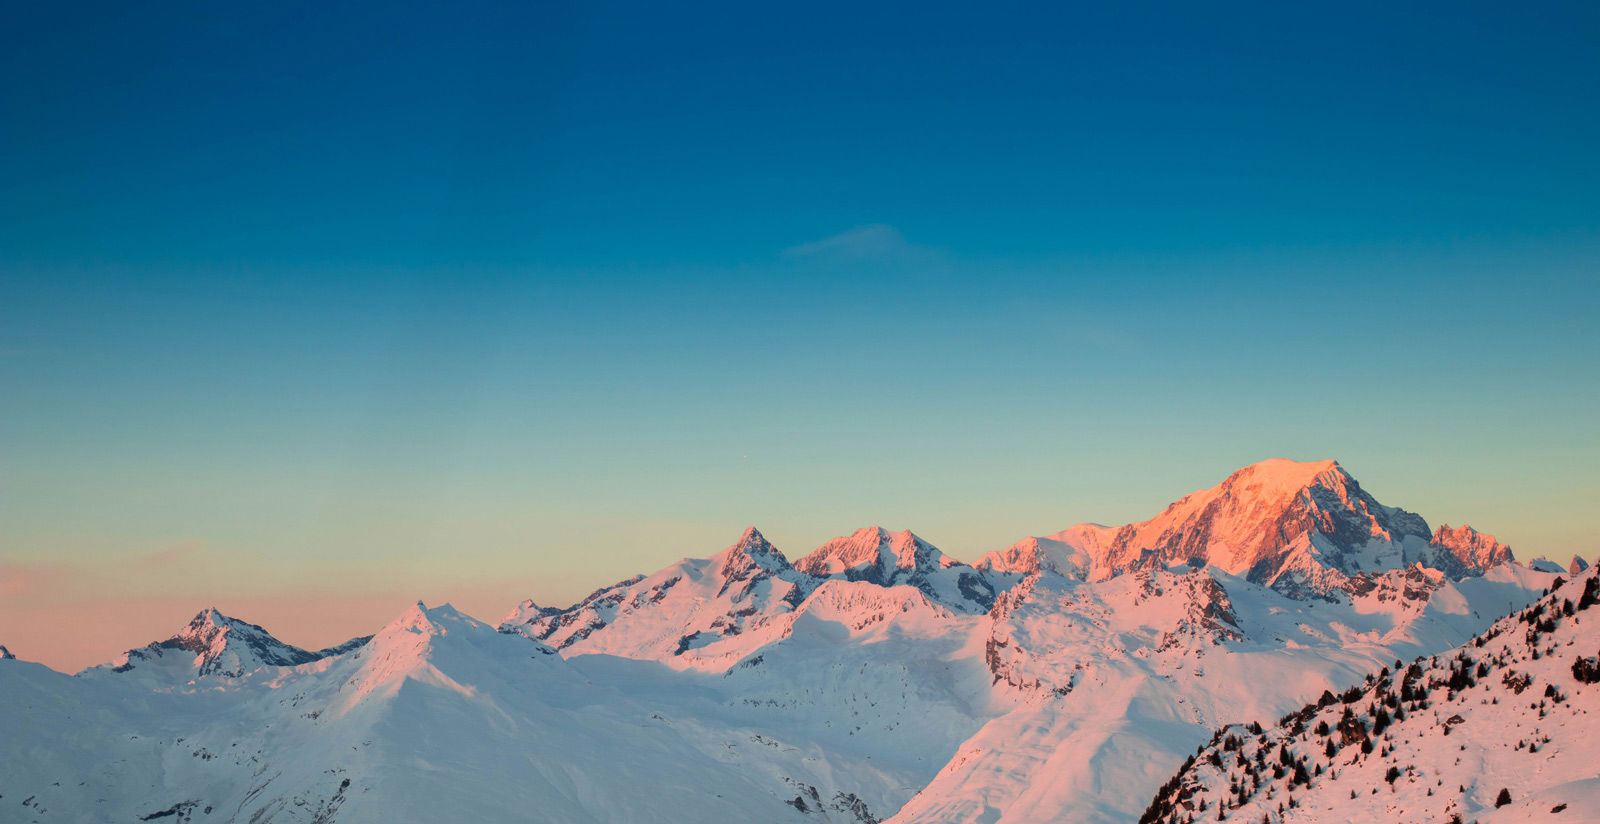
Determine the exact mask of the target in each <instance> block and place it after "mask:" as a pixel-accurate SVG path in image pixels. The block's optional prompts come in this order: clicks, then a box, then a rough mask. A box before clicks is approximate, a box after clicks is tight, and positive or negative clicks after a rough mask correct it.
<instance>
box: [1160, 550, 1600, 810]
mask: <svg viewBox="0 0 1600 824" xmlns="http://www.w3.org/2000/svg"><path fill="white" fill-rule="evenodd" d="M1596 604H1600V579H1597V577H1596V573H1595V571H1589V572H1586V573H1584V574H1583V575H1582V576H1581V577H1579V578H1577V579H1574V580H1572V581H1568V582H1566V583H1565V584H1564V585H1562V586H1559V587H1557V588H1556V589H1555V590H1554V591H1553V592H1552V593H1551V594H1550V595H1548V596H1546V597H1544V598H1542V599H1540V600H1539V601H1538V602H1537V603H1535V604H1534V605H1533V606H1531V607H1529V608H1528V609H1525V610H1522V611H1520V612H1517V613H1515V614H1512V615H1510V616H1508V617H1505V618H1502V619H1500V620H1499V621H1497V622H1496V623H1495V624H1494V626H1493V627H1491V628H1490V629H1489V630H1488V631H1486V632H1484V633H1483V634H1481V635H1479V636H1477V637H1476V638H1474V639H1473V640H1472V641H1471V642H1469V643H1465V644H1462V645H1461V646H1460V647H1458V648H1456V649H1454V650H1452V651H1449V652H1446V653H1443V654H1437V655H1431V656H1425V657H1424V656H1418V657H1415V658H1412V659H1409V661H1401V660H1396V661H1394V662H1392V664H1390V665H1389V666H1387V667H1384V668H1381V669H1378V670H1376V671H1375V673H1374V674H1371V675H1369V676H1368V677H1367V678H1366V680H1365V681H1364V682H1363V683H1362V684H1361V685H1358V686H1356V687H1353V688H1351V689H1350V690H1348V691H1347V692H1344V693H1343V694H1341V695H1339V696H1335V695H1333V694H1332V693H1329V694H1327V695H1324V696H1322V698H1321V699H1320V700H1319V701H1317V702H1315V703H1311V704H1308V705H1306V706H1305V707H1303V708H1300V709H1299V710H1297V711H1295V712H1292V713H1290V714H1288V715H1286V716H1284V718H1282V719H1281V720H1280V721H1279V722H1278V723H1277V724H1276V725H1274V726H1271V727H1270V728H1267V729H1261V728H1259V727H1243V726H1230V727H1225V728H1223V729H1220V730H1218V731H1217V732H1216V733H1215V734H1214V735H1212V737H1211V740H1210V741H1209V743H1207V744H1206V745H1205V746H1204V747H1203V748H1202V749H1201V750H1200V751H1199V753H1198V755H1197V756H1196V757H1194V758H1192V759H1191V760H1189V761H1187V762H1185V764H1184V765H1183V768H1182V769H1181V770H1180V771H1179V772H1178V773H1177V774H1176V775H1174V776H1173V777H1171V779H1169V780H1168V781H1167V782H1166V784H1165V786H1164V787H1163V788H1162V790H1161V791H1160V793H1159V794H1158V795H1157V797H1156V799H1155V800H1154V801H1153V802H1152V803H1151V805H1150V807H1149V808H1148V809H1147V810H1146V813H1145V815H1144V817H1143V821H1146V822H1156V821H1163V822H1174V821H1176V822H1182V821H1188V820H1191V818H1192V819H1193V820H1208V821H1214V820H1225V821H1226V820H1238V821H1248V822H1257V821H1262V820H1266V821H1271V822H1333V821H1336V822H1357V823H1358V824H1359V823H1360V822H1388V821H1480V822H1484V824H1489V822H1512V821H1517V822H1525V821H1541V822H1543V821H1549V822H1579V821H1600V803H1596V802H1600V768H1597V766H1596V765H1597V764H1600V743H1597V741H1596V738H1595V732H1596V719H1597V718H1600V683H1596V682H1600V658H1597V657H1596V656H1597V655H1600V609H1594V608H1593V607H1594V606H1595V605H1596ZM1580 675H1581V676H1583V677H1580ZM1502 791H1504V793H1505V795H1504V796H1503V797H1502V796H1501V792H1502ZM1500 802H1503V803H1500Z"/></svg>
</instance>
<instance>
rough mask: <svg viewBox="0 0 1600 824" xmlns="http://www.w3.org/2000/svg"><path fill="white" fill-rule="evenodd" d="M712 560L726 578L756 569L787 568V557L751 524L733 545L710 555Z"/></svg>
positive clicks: (739, 575)
mask: <svg viewBox="0 0 1600 824" xmlns="http://www.w3.org/2000/svg"><path fill="white" fill-rule="evenodd" d="M712 561H714V562H716V563H717V565H718V568H719V569H721V570H722V575H723V577H724V578H727V579H735V578H741V577H742V576H744V575H746V574H748V573H750V572H753V571H755V570H758V569H759V570H765V571H767V572H777V571H779V570H783V569H788V568H789V559H788V558H785V557H784V555H783V553H782V552H779V551H778V548H777V547H775V546H773V545H772V543H771V542H769V541H768V540H767V538H766V536H764V535H762V534H761V531H760V530H758V529H756V528H755V527H753V526H752V527H750V528H748V529H746V530H745V531H744V534H743V535H741V536H739V540H738V541H737V542H735V543H734V544H733V546H730V547H728V548H727V549H724V550H723V551H722V552H720V553H718V554H716V555H714V556H712Z"/></svg>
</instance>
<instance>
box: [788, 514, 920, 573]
mask: <svg viewBox="0 0 1600 824" xmlns="http://www.w3.org/2000/svg"><path fill="white" fill-rule="evenodd" d="M944 565H945V564H944V553H942V552H940V551H939V550H938V548H937V547H935V546H934V545H932V544H930V543H928V542H927V541H924V540H922V539H921V538H919V537H917V536H916V535H914V534H912V532H911V530H909V529H908V530H905V531H903V532H890V531H888V530H886V529H884V528H883V527H881V526H869V527H864V528H862V529H858V530H856V531H855V532H853V533H851V534H850V535H848V536H846V537H841V538H834V539H833V540H831V541H829V542H827V543H825V544H823V545H822V546H820V547H818V548H817V549H816V551H814V552H812V553H811V554H810V555H807V556H806V557H804V558H801V559H800V560H799V561H797V562H795V565H794V566H795V569H798V570H800V571H801V572H806V573H810V574H812V575H821V576H828V575H838V574H841V573H843V574H845V575H847V576H850V577H852V578H854V577H859V578H860V579H862V580H869V581H870V580H874V579H875V578H876V577H889V576H892V574H893V572H894V571H895V570H913V569H938V568H939V567H940V566H944ZM852 573H854V574H852Z"/></svg>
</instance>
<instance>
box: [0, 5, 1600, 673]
mask: <svg viewBox="0 0 1600 824" xmlns="http://www.w3.org/2000/svg"><path fill="white" fill-rule="evenodd" d="M1300 5H1302V4H1280V3H1245V4H1231V3H1222V4H1182V3H1130V4H1093V5H1083V4H1073V3H1063V4H1050V5H1049V6H1048V7H1044V4H1040V5H1039V6H1035V5H1012V4H1005V3H997V4H983V5H982V7H981V8H976V7H973V6H972V4H963V5H961V6H954V7H946V6H942V5H940V4H929V3H916V4H899V3H885V4H872V6H871V7H870V8H863V7H861V4H848V5H847V4H836V3H804V4H801V3H741V4H723V3H708V4H694V6H695V7H694V8H678V7H673V8H667V7H663V6H662V4H628V3H543V2H522V3H508V4H494V3H485V4H472V5H471V6H470V7H462V6H460V5H459V4H426V3H408V2H398V3H396V2H385V3H382V4H378V3H364V2H357V3H349V4H337V6H336V7H329V6H328V5H327V4H312V3H299V2H284V3H275V4H265V5H259V4H258V5H254V6H245V7H240V6H239V4H216V3H199V2H170V3H158V4H133V5H130V4H100V5H97V4H93V3H91V4H78V5H72V6H63V5H62V4H49V3H39V4H9V5H8V6H6V8H5V9H4V10H3V11H0V76H3V77H4V82H0V112H4V117H0V644H4V645H6V646H7V647H8V648H9V649H10V650H11V651H12V652H14V653H15V654H17V655H18V656H20V657H23V658H27V659H31V660H38V661H42V662H44V663H46V664H49V665H51V666H54V667H57V668H60V669H64V670H76V669H77V668H80V667H82V666H85V665H88V664H91V663H97V662H100V661H105V660H109V659H111V658H112V657H113V656H114V655H115V654H116V653H117V652H119V651H121V650H123V649H126V648H129V647H132V646H138V645H142V644H144V643H148V642H150V641H153V640H156V639H159V638H164V637H167V636H169V635H171V634H172V633H173V632H174V631H175V630H176V629H177V628H178V627H179V626H181V625H182V624H183V623H185V622H186V621H187V619H188V618H189V617H190V616H192V615H193V614H194V613H195V612H197V611H199V610H200V609H202V608H205V607H207V606H211V605H213V604H214V605H216V606H217V607H219V608H220V609H222V611H224V612H225V613H228V614H230V615H235V616H236V617H240V618H244V619H246V620H250V621H253V622H255V623H260V624H264V625H265V626H267V628H268V629H270V630H272V631H273V632H274V633H275V634H277V635H278V636H279V637H281V638H283V639H284V640H286V641H289V642H291V643H296V644H300V645H303V646H308V647H318V646H325V645H328V644H332V643H336V642H338V641H341V640H343V639H345V638H348V637H351V636H354V635H359V634H366V633H370V632H372V631H374V630H375V629H376V628H378V627H380V626H382V625H383V624H384V623H385V622H387V621H388V620H389V619H390V618H391V617H393V616H394V615H397V614H399V613H400V612H402V611H403V610H404V609H405V608H406V606H407V605H408V604H409V603H411V602H414V601H415V600H417V599H419V598H421V599H424V600H426V601H428V603H430V604H432V603H436V602H443V601H451V602H453V603H455V604H456V605H457V606H458V607H460V608H462V609H464V610H466V611H467V612H469V613H472V614H474V615H477V616H478V617H480V618H484V619H486V620H490V621H494V620H498V619H499V617H500V616H501V615H503V614H504V613H505V612H507V611H508V610H509V609H510V608H511V607H512V606H514V605H515V603H516V602H518V601H519V600H521V599H522V598H527V597H531V598H534V599H535V600H536V601H538V602H539V603H541V604H548V605H563V604H566V603H571V602H572V601H574V600H576V599H578V598H580V597H582V595H584V594H586V593H587V592H589V591H591V590H593V589H595V588H597V587H600V586H603V585H606V584H609V583H612V582H614V581H616V580H618V579H621V578H624V577H627V576H629V575H632V574H635V573H639V572H649V571H653V570H655V569H658V568H660V567H662V566H665V565H666V564H669V563H671V562H673V561H675V560H677V559H679V558H682V557H704V556H707V555H710V554H712V553H714V552H716V551H718V550H720V549H722V548H723V547H725V546H727V545H729V544H731V543H733V542H734V540H735V539H737V538H738V536H739V534H740V532H741V531H742V530H743V529H744V528H745V527H746V526H748V525H751V524H754V525H756V526H758V527H760V528H761V529H762V530H763V532H764V533H766V534H767V536H768V537H769V538H771V539H772V540H773V541H774V542H775V543H776V544H777V545H778V546H779V548H780V549H782V550H784V551H785V552H786V553H787V554H789V555H790V556H791V557H797V556H799V555H802V554H804V553H806V552H808V551H809V550H810V549H812V548H814V547H815V546H817V545H818V544H821V543H822V542H824V541H825V540H827V539H828V538H830V537H833V536H836V535H842V534H848V533H850V532H851V531H853V530H854V529H856V528H858V527H861V526H865V525H869V524H881V525H883V526H885V527H888V528H891V529H897V530H898V529H907V528H909V529H912V530H914V531H916V532H917V533H918V534H919V535H921V536H923V537H925V538H927V539H928V540H930V541H932V542H933V543H935V544H936V545H938V546H940V547H941V548H943V549H945V550H946V551H947V552H949V553H950V554H952V555H954V556H956V557H958V558H962V559H965V560H969V561H971V560H976V558H977V557H978V556H980V555H981V554H983V553H984V552H987V551H989V550H993V549H999V548H1003V547H1005V546H1007V545H1009V544H1011V543H1013V542H1014V541H1016V540H1018V539H1020V538H1022V537H1024V536H1027V535H1037V534H1048V533H1051V532H1055V531H1058V530H1060V529H1063V528H1065V527H1067V526H1069V525H1072V524H1074V523H1078V522H1082V521H1097V522H1102V523H1124V522H1129V521H1135V520H1142V519H1144V518H1147V517H1150V516H1151V515H1153V514H1155V513H1156V512H1158V511H1160V509H1161V508H1162V507H1164V506H1165V505H1166V504H1167V503H1168V502H1170V501H1172V500H1175V499H1176V498H1178V497H1181V496H1182V495H1184V494H1186V493H1188V492H1190V491H1193V490H1196V489H1200V488H1205V487H1209V486H1211V485H1213V484H1215V483H1217V482H1218V481H1220V480H1221V479H1222V478H1223V477H1224V476H1226V475H1227V474H1228V473H1229V472H1230V471H1232V470H1233V469H1235V468H1238V467H1240V466H1243V465H1245V464H1248V463H1252V462H1254V461H1257V460H1261V459H1264V458H1268V457H1290V458H1299V459H1306V460H1312V459H1323V458H1336V459H1338V460H1339V461H1340V462H1341V463H1342V464H1343V465H1344V466H1345V467H1346V468H1347V469H1348V470H1349V471H1350V472H1351V473H1352V474H1353V475H1354V476H1355V477H1356V478H1357V479H1359V480H1360V481H1361V482H1362V484H1363V485H1364V486H1365V487H1366V488H1367V489H1368V490H1369V491H1371V492H1372V493H1373V494H1374V495H1376V496H1377V497H1378V499H1379V500H1381V501H1384V502H1385V503H1388V504H1390V505H1396V506H1403V507H1405V508H1407V509H1410V510H1414V511H1417V512H1419V513H1421V514H1422V515H1423V516H1424V517H1426V518H1427V519H1428V520H1429V523H1430V524H1433V525H1437V524H1439V523H1450V524H1458V523H1461V522H1470V523H1471V524H1473V525H1474V526H1476V527H1478V528H1480V529H1483V530H1486V531H1489V532H1492V533H1494V534H1496V535H1497V536H1499V537H1500V538H1501V540H1504V541H1506V542H1508V543H1510V544H1511V545H1512V547H1513V548H1514V550H1515V551H1516V552H1517V554H1518V555H1519V556H1521V557H1524V558H1530V557H1534V556H1537V555H1548V556H1550V557H1553V558H1559V559H1563V560H1565V559H1566V558H1569V557H1571V556H1572V555H1573V554H1579V555H1582V556H1585V557H1588V558H1591V559H1592V558H1594V557H1595V556H1596V554H1597V553H1600V527H1597V526H1596V524H1595V518H1594V516H1595V513H1596V508H1595V504H1594V501H1595V500H1596V498H1597V496H1600V470H1597V466H1600V437H1597V436H1596V434H1595V427H1594V422H1595V420H1597V419H1600V415H1597V401H1600V324H1597V323H1596V322H1595V318H1596V315H1597V311H1600V152H1597V151H1596V150H1595V147H1596V146H1600V7H1596V6H1595V5H1594V4H1592V3H1536V4H1533V5H1532V6H1527V5H1524V6H1519V7H1516V8H1513V7H1511V6H1509V5H1507V4H1504V3H1458V2H1457V3H1437V4H1431V3H1418V4H1404V7H1395V6H1394V4H1353V5H1348V6H1342V7H1341V8H1340V9H1339V10H1338V11H1337V12H1334V11H1332V10H1330V9H1324V8H1309V7H1296V6H1300Z"/></svg>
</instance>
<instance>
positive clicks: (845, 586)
mask: <svg viewBox="0 0 1600 824" xmlns="http://www.w3.org/2000/svg"><path fill="white" fill-rule="evenodd" d="M1557 577H1558V573H1556V572H1545V571H1540V570H1537V569H1530V568H1527V567H1524V566H1521V565H1518V564H1515V563H1511V562H1510V551H1509V549H1507V548H1506V547H1505V546H1504V545H1502V544H1500V543H1498V542H1497V541H1495V540H1494V539H1493V538H1492V537H1490V536H1487V535H1483V534H1481V533H1478V532H1476V531H1473V530H1471V529H1470V528H1467V527H1462V528H1456V529H1451V528H1447V527H1446V528H1441V529H1440V530H1437V531H1432V532H1430V530H1429V529H1428V526H1427V524H1426V523H1425V522H1423V521H1422V519H1421V518H1420V517H1418V516H1415V515H1412V514H1410V513H1406V512H1404V511H1403V510H1398V509H1393V508H1389V507H1386V506H1384V505H1382V504H1379V503H1377V502H1376V500H1374V499H1372V498H1371V496H1370V495H1368V494H1367V493H1365V492H1364V491H1362V490H1361V489H1360V487H1359V486H1358V485H1356V484H1355V482H1354V480H1353V479H1351V478H1349V476H1348V475H1347V474H1346V473H1344V471H1343V469H1342V468H1340V467H1338V465H1337V464H1333V463H1332V462H1323V463H1317V464H1295V463H1293V462H1282V461H1271V462H1266V463H1263V464H1258V465H1256V466H1254V467H1247V468H1246V469H1244V470H1241V471H1240V472H1238V473H1235V474H1234V475H1233V476H1231V477H1230V478H1229V479H1228V480H1227V481H1225V482H1224V483H1223V484H1222V485H1219V486H1218V487H1217V488H1214V489H1212V490H1206V491H1204V492H1199V493H1195V495H1191V496H1189V497H1187V498H1185V499H1184V500H1183V501H1180V502H1178V503H1176V504H1174V505H1173V506H1172V507H1169V508H1168V510H1167V511H1166V512H1165V513H1163V515H1162V516H1159V517H1158V518H1156V519H1153V520H1152V521H1150V522H1146V523H1145V524H1139V525H1131V526H1129V527H1122V528H1118V529H1109V528H1105V527H1094V526H1086V527H1075V528H1073V529H1071V530H1067V531H1065V532H1063V533H1060V534H1058V535H1057V536H1052V537H1049V538H1039V539H1028V540H1027V541H1023V542H1020V543H1019V544H1017V545H1016V546H1014V547H1012V548H1011V549H1010V550H1007V551H1005V552H1001V553H994V554H991V555H990V556H988V557H987V558H986V559H985V561H984V562H983V563H980V564H979V565H977V566H968V565H966V564H963V563H961V562H959V561H956V560H954V559H952V558H949V557H948V556H945V555H944V554H943V553H941V552H940V551H939V550H938V549H937V548H935V547H934V546H932V545H931V544H929V543H928V542H927V541H924V540H922V539H921V538H919V537H917V536H915V535H913V534H912V533H910V532H898V533H895V532H888V531H886V530H882V529H879V528H867V529H863V530H858V531H856V532H855V533H853V534H851V535H848V536H844V537H841V538H838V539H835V540H833V541H830V542H828V543H826V544H824V545H823V546H822V547H820V548H818V549H817V550H816V551H814V552H812V553H810V554H808V555H806V556H804V557H802V558H801V559H800V560H798V561H796V562H794V563H790V561H789V560H788V559H787V558H786V557H785V556H784V554H783V553H782V552H780V551H779V550H778V549H777V547H774V546H773V545H772V544H771V543H770V542H768V541H767V540H766V538H765V537H763V536H762V535H761V534H760V532H758V531H757V530H755V529H753V528H752V529H750V530H747V531H746V532H745V533H744V534H743V535H742V536H740V538H739V540H737V541H736V542H734V544H733V545H731V546H729V547H728V548H726V549H724V550H723V551H721V552H719V553H717V554H715V555H713V556H712V557H710V558H706V559H685V560H683V561H680V562H678V563H676V564H673V565H671V566H669V567H668V568H666V569H664V570H661V571H659V572H657V573H654V574H652V575H641V576H636V577H634V578H630V579H628V580H625V581H621V582H619V583H617V584H615V585H612V586H609V587H604V588H602V589H600V590H598V591H597V592H595V593H594V594H593V595H590V596H589V597H587V598H585V599H583V600H582V601H580V602H579V603H577V604H574V605H572V606H570V607H565V608H555V607H541V606H539V605H536V604H534V603H532V602H524V603H523V604H521V605H520V606H519V607H517V608H516V609H514V610H512V611H511V613H510V614H509V615H508V616H507V617H506V619H505V620H504V621H503V622H502V624H501V625H500V626H499V627H493V626H489V625H487V624H484V623H482V622H479V621H477V620H475V619H473V618H470V617H468V616H465V615H462V614H460V613H458V612H456V611H455V610H453V609H451V608H449V607H447V606H446V607H437V608H433V609H427V608H425V607H423V606H422V605H420V604H419V605H417V606H416V607H413V608H411V609H408V610H406V611H405V613H404V614H402V615H401V616H400V617H398V618H397V619H396V620H395V621H393V622H391V623H390V624H389V625H388V626H386V627H384V628H382V629H381V630H380V631H378V632H377V633H376V634H375V635H373V636H369V637H363V638H356V639H352V640H351V641H350V642H347V643H345V644H341V645H339V646H336V647H333V648H330V649H326V650H320V651H309V650H304V649H300V648H298V647H294V646H291V645H288V644H284V643H282V642H281V641H278V640H277V639H275V638H273V637H272V636H271V635H270V634H269V633H268V632H267V631H266V630H265V629H263V628H261V627H258V626H255V625H252V624H248V623H245V622H243V621H239V620H236V619H232V618H228V617H226V616H222V615H220V614H218V613H216V612H215V611H214V610H207V611H204V612H202V613H201V614H200V615H198V616H196V618H195V620H194V621H193V622H191V623H190V624H189V625H188V626H186V627H184V628H182V629H180V630H179V631H178V632H177V633H176V634H175V635H174V636H173V637H172V638H169V639H167V640H165V641H160V642H157V643H154V644H151V645H149V646H147V647H143V648H140V649H137V650H131V651H129V652H128V653H127V654H126V655H124V656H123V657H121V658H119V659H118V660H117V661H114V662H112V663H110V664H107V665H105V666H101V667H94V668H90V669H89V670H86V671H84V672H83V673H80V674H79V675H78V676H76V677H69V676H66V675H62V674H60V673H55V672H52V671H50V670H48V669H45V668H43V667H40V666H38V665H36V664H30V663H26V662H20V661H15V660H3V661H0V707H3V708H4V710H3V711H0V763H3V764H4V765H5V767H6V769H4V770H0V822H7V821H13V820H14V821H29V822H32V821H40V822H44V821H133V820H141V819H143V820H158V821H166V822H186V823H187V824H193V822H209V821H220V822H251V823H252V824H264V822H334V821H338V822H365V821H484V822H499V821H506V822H514V821H551V822H567V821H577V822H590V821H593V822H613V821H615V822H625V821H626V822H632V821H663V822H665V821H684V822H688V821H695V822H699V821H718V822H721V821H730V822H732V821H763V822H766V821H773V822H778V821H795V822H805V821H809V822H822V821H827V822H854V823H855V824H875V822H882V821H893V822H983V824H994V822H1034V821H1053V820H1062V821H1090V822H1132V821H1134V820H1136V819H1137V818H1138V816H1139V813H1140V810H1141V809H1143V808H1144V805H1145V803H1146V802H1147V800H1148V799H1149V797H1150V795H1151V794H1152V793H1154V792H1155V791H1156V790H1157V788H1158V787H1160V786H1161V784H1162V782H1163V781H1165V780H1167V779H1168V777H1169V776H1171V775H1172V773H1173V771H1174V770H1176V769H1178V768H1179V767H1180V766H1181V765H1182V764H1183V761H1184V758H1185V756H1187V755H1189V754H1191V753H1193V752H1194V751H1195V749H1196V747H1198V746H1201V745H1204V744H1205V743H1206V742H1207V740H1208V738H1210V736H1211V734H1212V730H1214V729H1216V728H1217V727H1219V726H1223V725H1228V724H1242V723H1250V722H1253V721H1262V722H1265V721H1269V720H1270V719H1274V718H1277V717H1279V716H1282V715H1283V714H1284V713H1288V712H1292V711H1296V710H1298V708H1300V707H1302V706H1304V705H1305V704H1306V703H1307V702H1313V701H1316V700H1317V699H1318V696H1320V695H1323V694H1324V693H1325V692H1327V693H1343V692H1344V691H1345V690H1347V689H1349V688H1350V687H1351V686H1352V685H1357V684H1360V683H1361V679H1362V678H1363V677H1364V676H1365V675H1366V674H1368V673H1371V672H1375V671H1377V670H1378V669H1379V668H1381V667H1383V666H1386V665H1390V664H1392V663H1393V662H1394V661H1395V660H1396V659H1402V660H1411V659H1413V658H1416V657H1418V656H1423V657H1426V656H1430V655H1435V654H1437V653H1440V652H1441V651H1444V650H1448V649H1450V648H1452V647H1456V646H1458V645H1460V644H1462V643H1464V642H1467V641H1468V640H1470V639H1471V638H1472V637H1473V636H1474V634H1476V633H1479V632H1482V631H1483V630H1485V629H1486V628H1487V627H1489V626H1490V625H1491V624H1492V623H1493V622H1494V621H1495V620H1496V619H1498V618H1500V617H1501V616H1503V615H1506V614H1507V613H1509V612H1514V611H1516V610H1518V609H1521V608H1522V607H1523V606H1525V605H1527V604H1528V603H1530V602H1532V601H1533V600H1534V599H1536V598H1538V597H1539V596H1540V594H1541V591H1542V590H1544V589H1545V588H1547V587H1549V586H1551V584H1552V582H1553V581H1554V580H1555V579H1556V578H1557ZM1513 789H1515V788H1513ZM1519 797H1520V796H1519Z"/></svg>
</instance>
